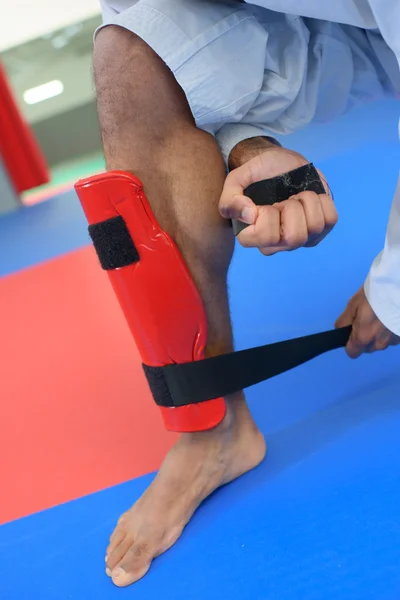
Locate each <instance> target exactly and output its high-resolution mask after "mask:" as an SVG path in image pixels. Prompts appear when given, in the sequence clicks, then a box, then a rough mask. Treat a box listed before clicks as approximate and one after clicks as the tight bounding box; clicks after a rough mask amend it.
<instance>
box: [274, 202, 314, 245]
mask: <svg viewBox="0 0 400 600" xmlns="http://www.w3.org/2000/svg"><path fill="white" fill-rule="evenodd" d="M279 210H280V211H281V236H280V237H281V242H282V244H283V245H285V246H287V249H289V250H295V249H296V248H300V247H301V246H304V244H306V242H307V240H308V230H307V221H306V216H305V214H304V209H303V206H302V205H301V203H300V202H299V201H298V200H292V199H289V200H285V201H284V202H281V203H280V204H279Z"/></svg>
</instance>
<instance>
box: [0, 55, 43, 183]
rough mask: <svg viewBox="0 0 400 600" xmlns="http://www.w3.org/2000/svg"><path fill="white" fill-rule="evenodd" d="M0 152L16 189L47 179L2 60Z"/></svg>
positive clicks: (36, 147) (0, 68) (38, 149)
mask: <svg viewBox="0 0 400 600" xmlns="http://www.w3.org/2000/svg"><path fill="white" fill-rule="evenodd" d="M0 155H1V157H2V159H3V162H4V165H5V167H6V169H7V171H8V175H9V177H10V179H11V181H12V183H13V185H14V188H15V190H16V192H17V193H19V194H20V193H21V192H25V191H27V190H30V189H32V188H34V187H37V186H39V185H42V184H44V183H48V181H49V179H50V177H49V169H48V166H47V163H46V160H45V158H44V155H43V153H42V152H41V150H40V148H39V145H38V143H37V141H36V139H35V137H34V135H33V133H32V130H31V128H30V127H29V125H28V123H27V122H26V121H25V119H24V118H23V116H22V114H21V112H20V110H19V108H18V106H17V104H16V102H15V100H14V97H13V93H12V91H11V87H10V84H9V82H8V80H7V76H6V73H5V70H4V68H3V67H2V65H1V63H0Z"/></svg>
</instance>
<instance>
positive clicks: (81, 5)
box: [0, 0, 100, 52]
mask: <svg viewBox="0 0 400 600" xmlns="http://www.w3.org/2000/svg"><path fill="white" fill-rule="evenodd" d="M99 13H100V4H99V0H0V52H1V51H3V50H6V49H7V48H11V47H12V46H17V45H18V44H22V43H24V42H27V41H29V40H32V39H34V38H37V37H40V36H42V35H45V34H47V33H50V32H52V31H54V30H56V29H60V28H62V27H65V26H67V25H71V24H72V23H76V22H78V21H81V20H83V19H87V18H89V17H93V16H94V15H97V14H99Z"/></svg>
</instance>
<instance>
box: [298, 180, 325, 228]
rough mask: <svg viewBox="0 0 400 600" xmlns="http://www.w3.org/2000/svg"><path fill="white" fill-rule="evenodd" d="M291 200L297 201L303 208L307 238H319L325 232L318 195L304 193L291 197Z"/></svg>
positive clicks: (308, 192)
mask: <svg viewBox="0 0 400 600" xmlns="http://www.w3.org/2000/svg"><path fill="white" fill-rule="evenodd" d="M291 200H298V201H299V202H300V204H301V205H302V207H303V210H304V215H305V218H306V223H307V230H308V238H309V239H310V238H315V237H316V236H320V235H321V234H322V233H323V232H324V230H325V216H324V212H323V210H322V206H321V200H320V197H319V195H318V194H316V193H315V192H310V191H306V192H303V193H301V194H296V196H292V198H291Z"/></svg>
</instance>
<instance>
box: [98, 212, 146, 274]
mask: <svg viewBox="0 0 400 600" xmlns="http://www.w3.org/2000/svg"><path fill="white" fill-rule="evenodd" d="M89 235H90V237H91V238H92V242H93V245H94V247H95V250H96V252H97V256H98V257H99V261H100V264H101V266H102V267H103V269H105V270H106V271H110V270H112V269H119V268H121V267H126V266H128V265H131V264H133V263H135V262H138V261H139V258H140V257H139V253H138V251H137V249H136V247H135V244H134V243H133V240H132V238H131V236H130V233H129V231H128V228H127V226H126V223H125V221H124V220H123V218H122V217H113V218H112V219H107V221H102V222H101V223H95V224H94V225H89Z"/></svg>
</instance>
